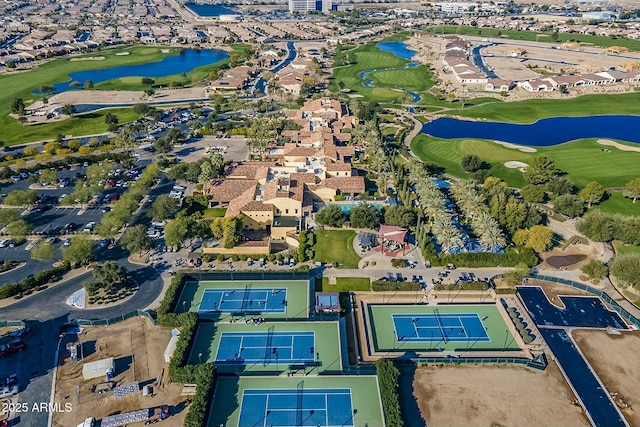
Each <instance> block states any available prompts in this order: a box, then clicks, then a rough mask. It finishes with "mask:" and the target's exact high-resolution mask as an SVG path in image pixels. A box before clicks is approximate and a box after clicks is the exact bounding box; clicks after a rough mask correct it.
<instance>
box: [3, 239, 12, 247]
mask: <svg viewBox="0 0 640 427" xmlns="http://www.w3.org/2000/svg"><path fill="white" fill-rule="evenodd" d="M10 244H11V239H3V240H0V248H7V247H9V245H10Z"/></svg>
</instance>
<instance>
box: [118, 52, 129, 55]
mask: <svg viewBox="0 0 640 427" xmlns="http://www.w3.org/2000/svg"><path fill="white" fill-rule="evenodd" d="M127 55H129V52H118V53H116V56H127Z"/></svg>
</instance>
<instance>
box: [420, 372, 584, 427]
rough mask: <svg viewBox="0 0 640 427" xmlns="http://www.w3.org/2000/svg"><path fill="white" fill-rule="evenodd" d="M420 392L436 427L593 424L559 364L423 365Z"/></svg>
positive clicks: (423, 409) (424, 411)
mask: <svg viewBox="0 0 640 427" xmlns="http://www.w3.org/2000/svg"><path fill="white" fill-rule="evenodd" d="M413 387H414V396H415V397H416V399H417V403H418V407H419V408H420V413H421V414H422V417H423V418H424V419H425V420H426V422H427V425H428V426H430V427H440V426H465V425H473V426H476V427H481V426H491V427H498V426H538V427H542V426H554V427H555V426H564V427H573V426H588V425H590V424H589V422H588V420H587V418H586V416H585V415H584V413H583V411H582V408H580V407H577V406H574V405H573V404H572V403H571V401H572V400H573V399H574V395H573V392H572V391H571V388H570V387H569V385H568V384H567V383H566V381H565V380H564V378H563V376H562V374H561V372H560V370H559V369H558V366H557V365H556V364H555V362H553V361H550V363H549V366H548V367H547V369H545V370H544V371H537V370H533V369H530V368H525V367H518V366H509V365H504V366H482V365H474V366H465V365H460V366H446V367H425V368H418V369H417V370H416V374H415V377H414V381H413Z"/></svg>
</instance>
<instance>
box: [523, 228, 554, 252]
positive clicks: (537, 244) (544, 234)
mask: <svg viewBox="0 0 640 427" xmlns="http://www.w3.org/2000/svg"><path fill="white" fill-rule="evenodd" d="M552 238H553V231H552V230H551V229H550V228H548V227H545V226H544V225H534V226H533V227H531V228H530V229H529V235H528V237H527V243H526V244H525V246H526V247H529V248H531V249H533V250H534V251H536V252H542V251H544V250H546V249H547V248H548V247H550V246H551V243H552Z"/></svg>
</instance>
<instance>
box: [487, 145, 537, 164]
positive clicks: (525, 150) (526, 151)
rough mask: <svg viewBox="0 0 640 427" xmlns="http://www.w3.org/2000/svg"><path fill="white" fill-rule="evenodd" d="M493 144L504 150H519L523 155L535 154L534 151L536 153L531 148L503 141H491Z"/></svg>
mask: <svg viewBox="0 0 640 427" xmlns="http://www.w3.org/2000/svg"><path fill="white" fill-rule="evenodd" d="M493 142H495V143H496V144H500V145H502V146H503V147H506V148H515V149H516V150H520V151H522V152H523V153H535V152H536V151H538V150H536V149H535V148H533V147H525V146H524V145H518V144H512V143H510V142H504V141H493ZM507 167H509V166H507Z"/></svg>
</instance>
